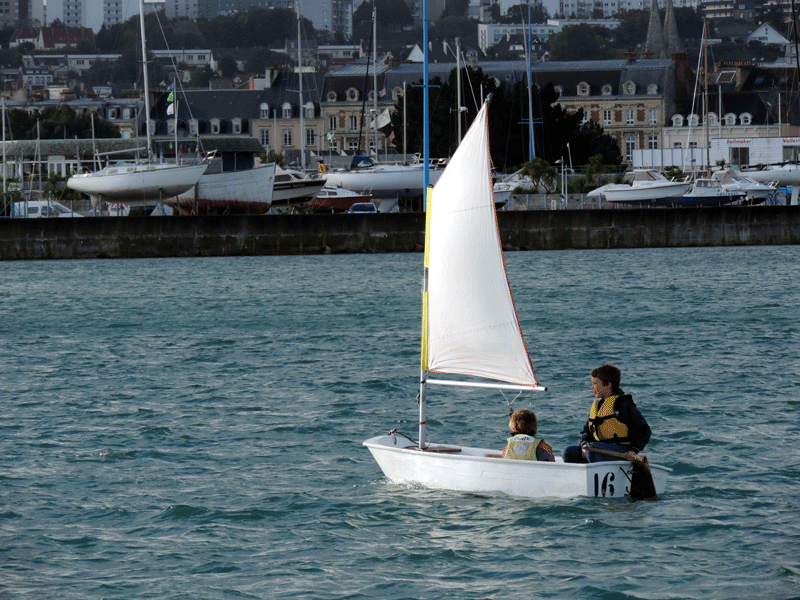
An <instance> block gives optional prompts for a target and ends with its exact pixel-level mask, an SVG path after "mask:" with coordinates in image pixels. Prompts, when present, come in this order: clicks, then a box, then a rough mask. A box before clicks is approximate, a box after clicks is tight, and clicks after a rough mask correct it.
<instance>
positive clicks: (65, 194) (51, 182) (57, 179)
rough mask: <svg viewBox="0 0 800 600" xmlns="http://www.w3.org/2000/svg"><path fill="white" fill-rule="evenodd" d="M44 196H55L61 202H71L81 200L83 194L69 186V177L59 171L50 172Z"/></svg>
mask: <svg viewBox="0 0 800 600" xmlns="http://www.w3.org/2000/svg"><path fill="white" fill-rule="evenodd" d="M42 191H43V196H44V197H49V198H53V199H54V200H55V201H56V202H60V203H61V204H65V203H69V202H81V201H82V200H83V194H81V193H80V192H77V191H75V190H73V189H70V188H68V187H67V179H66V178H64V177H61V176H60V175H59V174H58V173H50V176H49V177H48V178H47V183H45V185H44V190H42Z"/></svg>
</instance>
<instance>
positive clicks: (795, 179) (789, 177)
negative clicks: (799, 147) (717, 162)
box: [742, 165, 800, 187]
mask: <svg viewBox="0 0 800 600" xmlns="http://www.w3.org/2000/svg"><path fill="white" fill-rule="evenodd" d="M742 175H746V176H747V177H749V178H750V179H753V180H755V181H757V182H759V183H771V182H775V181H777V182H778V185H779V186H781V187H785V186H796V185H800V165H786V166H783V167H774V168H773V167H767V168H766V169H763V170H761V171H742Z"/></svg>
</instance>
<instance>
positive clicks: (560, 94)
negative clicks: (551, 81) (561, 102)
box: [553, 85, 564, 96]
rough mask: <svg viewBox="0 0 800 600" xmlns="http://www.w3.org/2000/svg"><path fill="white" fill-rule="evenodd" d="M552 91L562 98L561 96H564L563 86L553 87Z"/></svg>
mask: <svg viewBox="0 0 800 600" xmlns="http://www.w3.org/2000/svg"><path fill="white" fill-rule="evenodd" d="M553 89H554V90H555V91H556V93H557V94H558V95H559V96H563V95H564V86H562V85H557V86H555V87H554V88H553Z"/></svg>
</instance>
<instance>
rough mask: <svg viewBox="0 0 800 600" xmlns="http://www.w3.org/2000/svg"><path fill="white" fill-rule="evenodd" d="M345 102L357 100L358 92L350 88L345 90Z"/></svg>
mask: <svg viewBox="0 0 800 600" xmlns="http://www.w3.org/2000/svg"><path fill="white" fill-rule="evenodd" d="M347 100H348V101H350V102H355V101H356V100H358V90H357V89H356V88H350V89H348V90H347Z"/></svg>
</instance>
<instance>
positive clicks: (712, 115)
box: [708, 112, 717, 127]
mask: <svg viewBox="0 0 800 600" xmlns="http://www.w3.org/2000/svg"><path fill="white" fill-rule="evenodd" d="M708 124H709V126H710V127H715V126H716V125H717V115H716V114H715V113H713V112H710V113H708Z"/></svg>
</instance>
